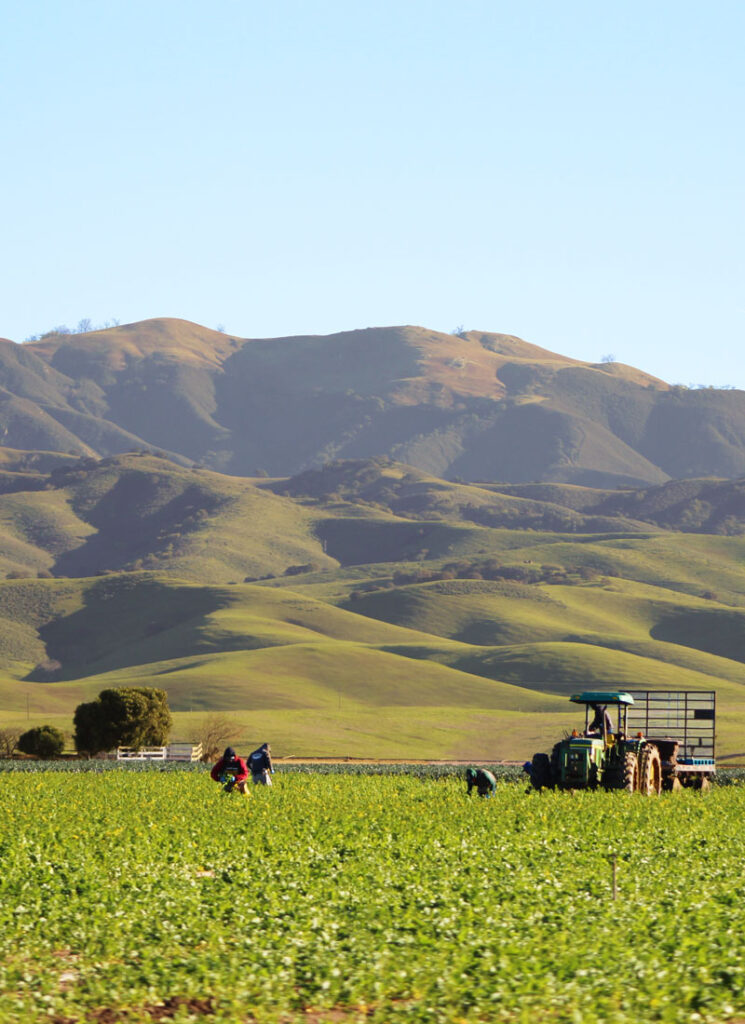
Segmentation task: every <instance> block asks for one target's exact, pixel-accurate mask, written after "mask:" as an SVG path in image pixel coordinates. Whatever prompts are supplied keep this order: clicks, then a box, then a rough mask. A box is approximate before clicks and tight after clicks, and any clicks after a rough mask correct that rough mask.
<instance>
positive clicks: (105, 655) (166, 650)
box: [26, 576, 230, 681]
mask: <svg viewBox="0 0 745 1024" xmlns="http://www.w3.org/2000/svg"><path fill="white" fill-rule="evenodd" d="M229 603H230V598H229V596H228V595H226V594H225V593H224V592H223V591H221V590H219V589H216V588H210V587H188V586H183V587H180V586H177V585H170V586H169V585H167V584H164V583H161V582H159V581H157V580H155V579H148V578H147V577H137V576H123V577H122V576H117V577H107V578H105V579H101V580H100V581H97V582H95V583H92V584H91V586H90V587H88V588H87V589H86V591H85V593H84V605H83V607H82V608H80V609H78V610H77V611H75V612H73V613H72V614H71V615H66V616H64V617H58V618H56V619H54V620H52V621H51V622H49V623H48V624H47V625H45V626H42V627H41V629H40V630H39V636H40V638H41V640H42V641H43V643H44V645H45V647H46V651H47V658H48V659H49V660H50V661H54V662H58V663H59V666H60V667H59V668H58V669H57V670H56V672H55V673H54V681H57V680H69V679H78V678H81V677H84V676H88V675H96V674H98V673H99V672H106V671H112V670H115V669H118V668H124V667H127V666H131V665H140V664H147V663H149V662H155V661H163V660H166V659H170V658H183V657H186V656H189V655H195V654H199V653H204V652H205V651H207V650H213V649H214V643H213V642H211V641H210V638H209V637H208V636H206V635H205V633H204V632H203V630H202V628H201V627H203V625H204V619H205V617H206V616H207V615H209V614H211V613H212V612H215V611H218V610H219V609H220V608H224V607H226V606H227V605H228V604H229ZM37 668H38V666H37ZM26 679H28V680H29V681H34V680H38V681H52V680H50V679H49V677H47V678H46V679H43V678H42V677H40V676H39V674H38V672H37V669H34V670H33V671H32V672H31V673H29V675H28V676H26Z"/></svg>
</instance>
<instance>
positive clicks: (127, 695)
mask: <svg viewBox="0 0 745 1024" xmlns="http://www.w3.org/2000/svg"><path fill="white" fill-rule="evenodd" d="M73 721H74V724H75V736H74V740H75V748H76V750H77V751H78V752H79V753H83V754H89V755H90V754H98V753H100V752H101V751H102V750H113V749H114V748H115V747H134V748H135V749H137V750H139V749H141V748H142V747H150V746H153V747H159V746H162V745H163V744H164V743H165V742H166V741H167V739H168V734H169V732H170V731H171V721H172V720H171V712H170V709H169V707H168V697H167V695H166V692H165V690H157V689H155V688H154V687H150V686H125V687H122V688H121V689H119V690H102V691H101V693H99V695H98V697H97V698H96V699H95V700H92V701H87V702H86V703H84V704H78V706H77V708H76V709H75V716H74V719H73ZM64 748H65V734H64V733H63V732H62V731H61V730H60V729H57V728H56V727H55V726H53V725H39V726H36V727H34V728H33V729H28V730H27V731H26V732H24V733H21V732H20V730H16V729H3V730H0V756H5V757H10V756H12V754H13V753H14V751H15V750H20V751H21V752H22V753H24V754H30V755H32V756H33V757H41V758H45V759H47V758H54V757H59V756H60V755H61V754H62V751H63V750H64Z"/></svg>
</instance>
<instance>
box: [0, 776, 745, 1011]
mask: <svg viewBox="0 0 745 1024" xmlns="http://www.w3.org/2000/svg"><path fill="white" fill-rule="evenodd" d="M275 781H276V784H275V786H274V787H273V788H272V789H264V788H257V789H256V790H253V791H252V792H251V794H250V796H249V797H248V798H243V797H240V796H239V795H238V794H232V795H230V796H227V795H225V794H223V792H222V790H221V788H220V787H219V786H217V785H215V784H214V783H213V782H211V781H210V779H209V777H208V776H207V774H206V772H204V771H200V770H193V771H187V772H179V771H168V772H161V771H145V772H137V771H135V772H132V771H131V769H129V770H126V771H121V770H119V771H109V772H106V773H101V774H91V773H86V772H83V773H74V772H68V773H59V772H58V773H52V772H48V773H44V774H36V773H14V774H7V775H5V776H4V777H3V779H2V785H0V820H2V822H3V828H2V831H1V832H0V866H1V868H2V870H1V871H0V1024H26V1022H28V1021H38V1020H48V1021H53V1022H55V1024H61V1022H64V1024H78V1022H89V1021H90V1022H93V1021H103V1020H110V1021H117V1022H135V1021H137V1022H141V1021H142V1022H145V1021H147V1022H149V1021H152V1020H156V1019H175V1020H181V1021H186V1020H189V1019H191V1020H194V1019H199V1020H203V1021H205V1022H207V1021H209V1022H213V1024H228V1022H230V1024H240V1022H245V1024H248V1022H249V1021H250V1022H254V1021H255V1022H259V1024H280V1022H281V1024H289V1022H294V1021H300V1020H303V1021H305V1022H306V1024H307V1022H308V1021H313V1022H321V1021H323V1020H324V1019H328V1020H334V1021H337V1022H339V1024H346V1022H350V1024H351V1022H353V1021H363V1020H365V1021H368V1022H383V1021H386V1022H396V1021H401V1022H404V1021H405V1022H407V1024H409V1022H424V1021H428V1022H431V1021H434V1022H443V1024H445V1022H448V1024H450V1022H453V1021H461V1022H464V1021H465V1022H468V1024H477V1022H479V1024H484V1022H512V1024H514V1022H527V1021H533V1020H536V1019H540V1018H543V1019H545V1020H547V1021H551V1022H555V1024H564V1022H566V1024H569V1022H577V1021H583V1022H584V1021H587V1022H592V1024H628V1022H631V1021H639V1020H644V1021H645V1022H663V1024H683V1022H685V1024H691V1022H694V1021H699V1022H707V1024H714V1022H716V1024H720V1022H722V1021H725V1020H727V1019H729V1018H731V1017H735V1016H738V1015H739V1016H742V1015H743V1014H745V947H743V944H742V935H743V934H745V875H744V874H743V871H742V850H743V838H744V835H743V821H744V820H745V788H742V787H739V786H731V787H726V788H720V789H717V790H713V791H712V792H710V793H708V794H705V795H701V794H695V793H680V794H663V795H662V796H661V797H659V798H658V799H654V800H652V799H644V798H642V797H637V796H629V795H627V794H623V793H603V792H599V793H576V794H569V793H553V792H548V793H543V794H540V795H539V794H536V793H527V792H526V791H525V787H524V786H522V785H503V786H499V787H498V789H497V793H496V794H495V796H494V797H493V798H492V799H489V800H480V799H478V798H475V797H473V798H469V797H467V796H466V794H465V786H464V785H463V782H462V780H459V779H444V780H441V781H435V780H431V779H423V778H413V777H411V776H406V775H403V774H399V775H390V774H388V775H377V776H363V775H351V774H348V773H347V774H336V775H328V774H319V773H312V774H304V773H299V772H287V773H283V774H279V775H278V776H277V777H276V780H275ZM612 860H615V863H616V884H617V895H618V898H617V900H614V899H613V883H612V873H611V872H612V868H611V861H612ZM192 1011H193V1012H192ZM190 1014H191V1015H190Z"/></svg>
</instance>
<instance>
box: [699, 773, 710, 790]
mask: <svg viewBox="0 0 745 1024" xmlns="http://www.w3.org/2000/svg"><path fill="white" fill-rule="evenodd" d="M696 789H698V790H700V791H701V792H702V793H706V792H707V790H710V789H711V782H710V781H709V776H708V775H700V776H699V780H698V785H697V786H696Z"/></svg>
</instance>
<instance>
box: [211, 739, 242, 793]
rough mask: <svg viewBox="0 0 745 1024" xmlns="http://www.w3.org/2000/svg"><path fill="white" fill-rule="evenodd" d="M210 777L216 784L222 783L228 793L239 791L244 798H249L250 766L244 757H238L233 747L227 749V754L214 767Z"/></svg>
mask: <svg viewBox="0 0 745 1024" xmlns="http://www.w3.org/2000/svg"><path fill="white" fill-rule="evenodd" d="M210 777H211V778H212V779H213V780H214V781H215V782H221V783H222V787H223V789H224V791H225V792H226V793H232V792H233V790H234V789H237V790H238V792H239V793H242V794H243V796H248V789H247V788H246V782H247V780H248V766H247V765H246V762H245V761H244V760H243V758H242V757H238V756H237V754H236V752H235V751H234V750H233V748H232V747H226V748H225V753H224V754H223V755H222V757H221V758H220V760H219V761H218V762H217V763H216V764H215V765H213V768H212V771H211V772H210Z"/></svg>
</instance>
